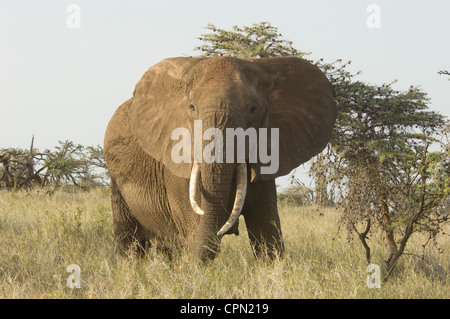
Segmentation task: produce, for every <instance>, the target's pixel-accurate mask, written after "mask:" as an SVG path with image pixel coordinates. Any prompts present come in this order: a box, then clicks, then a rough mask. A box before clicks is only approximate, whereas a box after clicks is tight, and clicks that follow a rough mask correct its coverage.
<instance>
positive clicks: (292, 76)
mask: <svg viewBox="0 0 450 319" xmlns="http://www.w3.org/2000/svg"><path fill="white" fill-rule="evenodd" d="M336 116H337V109H336V105H335V93H334V90H333V88H332V86H331V84H330V83H329V81H328V80H327V78H326V77H325V75H324V74H323V73H322V72H321V71H320V70H319V69H318V68H317V67H316V66H313V65H312V64H311V63H309V62H307V61H306V60H302V59H299V58H294V57H278V58H260V59H249V60H240V59H236V58H231V57H214V58H190V57H178V58H169V59H165V60H163V61H161V62H159V63H157V64H156V65H154V66H152V67H150V69H148V70H147V72H146V73H145V74H144V75H143V76H142V78H141V79H140V81H139V82H138V83H137V85H136V88H135V90H134V93H133V97H132V98H130V99H129V100H128V101H126V102H125V103H123V104H122V105H121V106H120V107H119V108H118V109H117V110H116V112H115V113H114V115H113V117H112V119H111V120H110V122H109V124H108V128H107V130H106V134H105V140H104V152H105V159H106V162H107V165H108V169H109V171H110V176H111V192H112V195H111V201H112V211H113V224H114V233H115V236H116V238H117V240H118V242H119V244H120V245H119V246H120V247H122V248H124V249H126V248H127V247H129V246H130V244H132V243H138V244H139V245H137V246H140V247H145V243H148V242H150V243H155V242H157V243H162V245H165V246H170V247H174V246H176V247H178V245H185V247H187V248H188V250H189V251H191V252H192V253H193V256H195V259H197V260H198V258H199V259H200V260H202V261H205V260H209V259H212V258H214V256H216V254H217V253H218V251H219V248H220V241H221V238H222V236H223V235H224V234H236V235H237V234H238V227H237V225H238V219H239V215H240V214H242V215H243V217H244V220H245V224H246V228H247V232H248V236H249V238H250V244H251V247H252V249H253V251H254V254H255V256H256V257H259V256H269V257H274V256H278V255H282V254H283V251H284V244H283V239H282V233H281V228H280V219H279V215H278V210H277V194H276V185H275V178H276V177H278V176H282V175H286V174H288V173H289V172H290V171H291V170H292V169H294V168H296V167H297V166H299V165H300V164H302V163H304V162H306V161H307V160H309V159H310V158H311V157H312V156H314V155H316V154H318V153H319V152H320V151H322V149H323V148H324V147H325V145H326V144H327V142H328V141H329V139H330V136H331V133H332V130H333V127H334V123H335V120H336ZM199 120H201V121H202V122H201V123H202V129H201V132H202V133H204V132H205V131H206V129H207V128H215V129H217V130H218V131H220V132H222V133H224V135H225V132H227V129H230V128H234V129H237V128H242V130H245V132H246V131H247V129H249V128H255V129H258V131H257V132H258V134H260V132H261V130H259V129H262V128H266V131H265V132H268V131H269V130H270V131H271V132H272V131H274V130H273V129H278V130H275V131H276V132H277V133H278V134H277V137H278V140H277V141H276V142H277V148H275V147H274V145H275V144H274V143H272V139H270V141H271V142H268V144H269V146H268V152H267V154H269V151H270V150H271V151H272V153H274V154H275V153H276V154H275V155H278V165H277V167H276V168H278V169H277V170H276V171H275V172H269V173H265V174H263V173H262V170H261V168H262V167H264V163H263V162H262V161H260V160H259V159H258V160H257V161H254V160H253V161H249V154H248V153H249V150H248V148H245V152H246V154H244V155H242V154H241V155H242V156H244V158H245V160H244V161H242V160H241V162H239V161H236V160H235V161H206V160H205V161H199V160H196V159H195V158H194V155H192V154H191V155H190V156H188V157H184V158H185V159H189V160H185V161H181V162H180V161H174V159H173V152H174V147H176V145H177V143H179V139H178V140H177V139H176V138H174V134H173V132H174V131H175V130H176V129H177V128H182V129H184V130H185V131H188V132H191V133H193V130H194V126H195V125H196V124H195V123H197V122H198V121H199ZM195 121H197V122H195ZM275 131H274V132H275ZM273 136H275V135H273ZM175 137H176V136H175ZM227 137H228V135H227ZM233 138H234V137H233ZM257 138H258V139H260V140H261V136H259V135H258V137H257ZM230 139H231V138H230V137H228V140H226V138H225V140H226V141H227V142H229V141H230ZM268 139H269V138H268V137H266V138H265V139H264V140H265V141H268ZM194 143H197V142H191V141H189V142H187V143H186V144H183V145H186V146H187V149H188V150H189V147H188V146H192V145H193V144H194ZM201 143H203V142H201ZM222 145H223V144H222ZM256 145H258V144H256ZM178 146H179V145H178ZM200 146H203V144H200ZM194 147H195V145H194ZM241 149H242V148H241ZM226 151H227V152H228V154H231V153H230V150H228V149H227V150H226ZM233 151H234V150H233ZM239 151H240V150H239V149H237V148H236V153H238V152H239ZM216 152H217V150H216ZM224 152H225V151H224ZM241 152H242V150H241ZM274 154H272V155H274ZM232 155H233V154H232ZM234 155H239V154H234ZM234 155H233V156H234ZM230 158H231V155H230ZM227 159H228V157H227ZM233 159H234V158H233Z"/></svg>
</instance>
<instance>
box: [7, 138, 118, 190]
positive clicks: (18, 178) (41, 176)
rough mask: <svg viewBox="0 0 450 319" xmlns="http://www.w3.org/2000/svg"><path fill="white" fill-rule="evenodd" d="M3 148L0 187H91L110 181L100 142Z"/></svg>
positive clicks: (12, 188) (11, 188) (65, 142)
mask: <svg viewBox="0 0 450 319" xmlns="http://www.w3.org/2000/svg"><path fill="white" fill-rule="evenodd" d="M33 144H34V137H33V139H32V142H31V147H30V149H29V150H25V149H19V148H7V149H0V164H2V165H1V166H0V188H2V187H3V188H6V189H10V190H17V189H31V188H33V187H35V186H37V187H39V188H47V189H50V191H51V192H52V190H54V189H56V188H59V187H61V186H68V185H72V186H74V187H78V188H83V189H88V188H92V187H95V186H99V185H107V184H108V179H109V176H108V173H107V168H106V163H105V160H104V157H103V149H102V147H101V146H95V147H94V146H88V147H84V146H82V145H79V144H75V143H73V142H71V141H64V142H61V141H59V145H57V146H56V147H55V150H53V151H51V150H45V151H44V152H39V151H38V150H37V149H36V148H34V147H33Z"/></svg>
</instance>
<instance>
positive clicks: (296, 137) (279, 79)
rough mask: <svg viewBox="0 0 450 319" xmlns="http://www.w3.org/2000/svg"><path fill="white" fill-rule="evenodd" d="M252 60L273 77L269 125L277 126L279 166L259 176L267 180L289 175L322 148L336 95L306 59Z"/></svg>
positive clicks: (330, 126)
mask: <svg viewBox="0 0 450 319" xmlns="http://www.w3.org/2000/svg"><path fill="white" fill-rule="evenodd" d="M251 61H252V62H254V63H256V64H258V65H259V66H260V67H261V68H263V69H264V70H265V71H267V72H268V73H270V74H272V76H273V79H274V80H273V84H272V87H271V88H270V92H269V104H270V110H269V112H270V113H269V119H268V127H269V128H278V129H279V169H278V172H277V173H275V174H273V175H264V174H260V175H259V176H258V179H259V180H268V179H273V178H276V177H278V176H283V175H286V174H289V172H290V171H292V170H293V169H294V168H296V167H298V166H299V165H300V164H302V163H304V162H306V161H308V160H309V159H310V158H311V157H313V156H314V155H317V154H318V153H320V152H321V151H322V150H323V149H324V148H325V146H326V145H327V143H328V141H329V140H330V137H331V133H332V131H333V128H334V123H335V121H336V116H337V108H336V103H335V97H336V94H335V92H334V89H333V87H332V85H331V83H330V82H329V81H328V79H327V78H326V76H325V75H324V74H323V73H322V72H321V71H320V70H319V68H317V67H316V66H314V65H312V64H311V63H309V62H308V61H306V60H302V59H299V58H294V57H280V58H262V59H252V60H251ZM269 131H270V130H269ZM269 141H270V140H269ZM273 150H274V147H273V146H271V151H273ZM273 156H274V155H273V154H272V158H273Z"/></svg>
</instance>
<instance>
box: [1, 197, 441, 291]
mask: <svg viewBox="0 0 450 319" xmlns="http://www.w3.org/2000/svg"><path fill="white" fill-rule="evenodd" d="M280 214H281V223H282V228H283V232H284V238H285V245H286V255H285V257H284V258H283V259H281V260H275V261H274V262H272V263H268V262H263V261H257V260H255V259H254V257H253V254H252V252H251V250H250V247H249V244H248V237H247V236H246V230H245V225H244V223H242V222H241V224H240V228H241V229H240V233H241V235H240V236H238V237H236V236H226V237H225V238H224V240H223V244H222V252H221V253H220V254H219V256H218V257H217V258H216V259H215V260H214V261H213V262H211V263H209V264H208V265H198V264H193V263H191V262H189V255H188V254H187V253H185V252H180V254H178V255H176V256H174V257H173V259H172V260H170V259H169V258H167V257H166V256H164V255H163V254H162V253H158V252H156V251H154V250H150V251H149V254H148V255H147V256H146V257H144V258H136V257H133V255H132V254H130V255H128V256H126V255H125V256H124V255H121V254H119V253H117V247H116V244H115V241H114V237H113V231H112V217H111V207H110V200H109V193H108V191H106V190H104V189H96V190H93V191H90V192H75V193H70V192H63V191H59V192H56V193H55V194H54V195H53V196H49V195H45V194H44V193H42V192H41V193H38V192H36V191H35V192H31V193H26V192H15V193H14V192H13V193H11V192H6V191H1V192H0V298H448V297H450V289H449V288H450V283H449V273H450V252H449V250H450V243H449V242H442V243H441V247H442V248H443V249H444V251H443V253H438V252H437V250H436V249H435V248H432V247H431V246H430V247H428V248H427V251H426V254H425V260H421V259H420V258H418V257H417V256H415V255H416V254H420V253H421V252H422V248H421V245H420V244H419V243H418V241H417V240H415V238H414V237H412V238H411V242H410V243H408V248H407V251H408V253H409V254H408V255H404V256H403V257H402V258H401V261H400V263H399V264H398V266H397V268H396V270H395V271H394V273H393V275H392V276H391V277H390V278H389V279H388V280H386V281H383V282H382V283H381V288H380V289H374V288H373V289H369V288H368V287H367V285H366V278H367V276H368V273H366V267H367V262H366V260H365V255H364V250H363V248H362V246H361V244H360V243H359V242H358V240H357V239H354V240H353V241H352V240H349V239H348V236H347V233H346V231H343V230H341V231H340V232H338V224H339V223H338V222H339V215H338V212H337V211H336V210H335V209H332V208H329V209H317V208H316V207H311V206H303V207H295V206H288V205H280ZM370 244H371V246H372V256H373V257H372V263H376V264H379V265H380V266H381V269H382V277H383V257H384V253H385V248H384V245H383V242H382V238H375V237H373V238H372V237H371V240H370ZM70 264H77V265H79V266H80V268H81V288H79V289H69V288H68V287H67V284H66V280H67V278H68V276H69V275H70V274H69V273H67V272H66V268H67V266H69V265H70Z"/></svg>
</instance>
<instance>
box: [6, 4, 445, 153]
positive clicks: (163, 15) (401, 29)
mask: <svg viewBox="0 0 450 319" xmlns="http://www.w3.org/2000/svg"><path fill="white" fill-rule="evenodd" d="M70 4H76V5H78V6H79V8H80V10H81V11H80V28H69V27H68V25H67V20H68V17H69V16H70V15H71V13H72V11H71V12H67V9H68V6H69V5H70ZM371 4H375V5H377V7H378V8H379V9H380V15H379V17H380V19H379V21H380V27H379V28H369V27H368V24H367V20H368V17H369V16H371V15H372V14H373V13H374V11H370V12H367V8H368V6H369V5H371ZM449 16H450V1H446V0H442V1H439V0H433V1H398V0H397V1H361V0H354V1H331V0H330V1H317V0H315V1H284V0H271V1H265V0H257V1H247V0H245V1H244V0H239V1H234V0H226V1H225V0H223V1H212V0H207V1H195V0H190V1H186V0H184V1H175V0H164V1H137V0H133V1H130V0H128V1H125V0H121V1H118V0H117V1H112V0H108V1H106V0H96V1H92V0H91V1H76V0H72V1H61V0H54V1H3V0H1V1H0V148H4V147H24V148H25V147H29V143H30V140H31V136H32V134H33V133H34V135H35V147H38V148H39V149H45V148H50V149H53V147H54V146H55V145H56V144H57V142H58V140H66V139H69V140H72V141H74V142H76V143H80V144H83V145H96V144H103V136H104V132H105V129H106V125H107V123H108V121H109V119H110V118H111V116H112V114H113V113H114V111H115V110H116V108H117V107H118V106H119V105H120V104H121V103H122V102H123V101H125V100H126V99H128V98H129V97H131V95H132V93H133V89H134V86H135V84H136V82H137V81H138V80H139V79H140V77H141V76H142V74H143V73H144V72H145V71H146V70H147V69H148V68H149V67H150V66H151V65H153V64H155V63H156V62H158V61H160V60H162V59H164V58H166V57H173V56H181V55H187V56H189V55H195V54H196V52H194V51H193V48H194V47H195V46H198V45H199V44H200V41H199V40H197V37H198V36H200V35H201V34H202V33H204V32H205V31H206V30H204V29H203V27H204V26H206V25H207V24H208V23H213V24H215V25H216V26H218V27H220V28H226V29H229V28H231V27H232V26H233V25H239V26H243V25H251V24H253V23H258V22H261V21H268V22H270V23H272V24H273V25H274V26H276V27H278V30H279V32H281V33H282V34H283V35H284V37H285V38H286V39H288V40H291V41H293V43H294V47H295V48H297V49H299V50H301V51H307V52H312V54H311V55H310V56H309V57H310V58H312V59H316V58H319V57H323V58H324V59H325V60H326V61H330V62H331V61H334V60H335V59H337V58H342V59H344V60H352V67H353V69H354V70H355V71H356V70H361V71H362V72H363V74H362V75H361V76H360V79H361V80H364V81H368V82H371V83H374V84H381V83H384V82H391V81H392V80H395V79H397V80H398V83H397V84H396V87H397V88H399V89H406V88H408V87H409V86H410V85H420V86H422V88H423V89H424V90H425V91H426V92H427V93H428V94H429V97H430V98H431V106H432V109H434V110H437V111H439V112H441V113H443V114H444V115H447V116H450V81H448V80H447V79H448V77H446V76H442V75H438V74H437V72H438V71H439V70H442V69H447V70H450V41H449V40H448V39H449V32H450V18H449ZM371 17H373V16H371ZM70 21H73V20H70ZM370 21H374V20H370Z"/></svg>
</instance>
